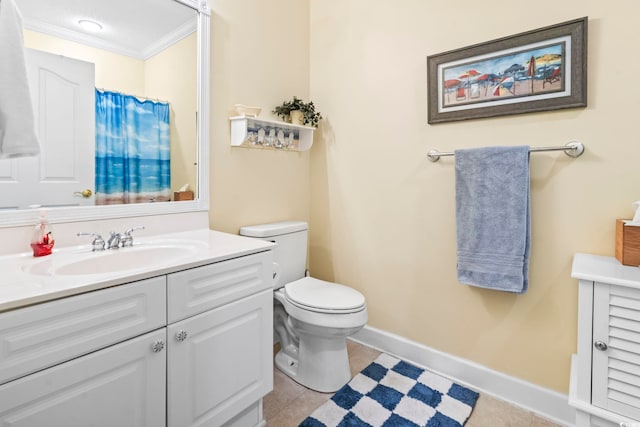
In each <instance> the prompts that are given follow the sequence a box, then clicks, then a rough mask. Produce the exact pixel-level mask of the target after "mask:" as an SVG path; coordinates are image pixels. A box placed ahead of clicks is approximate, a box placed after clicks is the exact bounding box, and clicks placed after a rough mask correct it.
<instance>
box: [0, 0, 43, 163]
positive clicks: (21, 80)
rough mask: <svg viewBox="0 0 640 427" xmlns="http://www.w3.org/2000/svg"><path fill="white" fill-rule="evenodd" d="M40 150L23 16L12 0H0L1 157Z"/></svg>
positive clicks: (21, 154)
mask: <svg viewBox="0 0 640 427" xmlns="http://www.w3.org/2000/svg"><path fill="white" fill-rule="evenodd" d="M39 153H40V145H39V143H38V137H37V135H36V129H35V119H34V114H33V107H32V105H31V94H30V92H29V83H28V79H27V66H26V63H25V54H24V35H23V32H22V15H21V14H20V11H19V10H18V8H17V7H16V5H15V3H14V1H13V0H0V158H9V157H23V156H35V155H38V154H39Z"/></svg>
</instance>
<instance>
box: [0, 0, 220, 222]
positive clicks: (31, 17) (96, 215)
mask: <svg viewBox="0 0 640 427" xmlns="http://www.w3.org/2000/svg"><path fill="white" fill-rule="evenodd" d="M16 4H17V6H18V8H19V9H20V11H21V12H22V14H23V17H24V27H25V45H26V46H27V47H31V46H29V43H32V44H33V40H31V39H33V38H34V37H35V38H36V39H37V38H38V37H42V39H41V40H39V43H40V45H44V46H46V45H47V43H49V41H48V40H47V37H51V36H53V37H57V38H59V39H65V40H64V42H66V43H73V44H76V45H77V46H85V45H86V46H88V47H87V48H86V49H87V50H88V51H89V50H91V49H93V50H94V51H95V50H96V49H102V50H103V51H107V53H108V54H107V55H106V56H109V55H110V54H112V53H113V52H117V55H112V56H119V57H123V55H124V56H131V57H135V56H136V55H139V54H140V52H141V48H140V46H143V47H146V48H147V50H146V51H144V52H142V53H141V55H142V57H145V56H146V57H153V55H155V53H157V52H160V53H162V50H163V43H165V44H166V43H168V44H166V46H169V45H170V44H171V42H167V40H170V39H172V38H173V39H174V42H175V40H177V42H175V43H176V45H177V44H178V43H181V42H182V40H187V39H189V38H190V39H191V40H190V41H189V43H191V44H190V45H194V48H195V50H196V52H195V54H193V55H192V56H193V58H194V62H195V64H194V65H193V67H192V68H193V69H195V73H193V74H191V75H189V76H185V75H184V74H180V65H181V64H180V63H179V61H175V60H174V61H173V62H168V63H167V62H165V63H164V64H163V65H161V66H160V67H159V69H160V70H162V72H158V71H156V72H155V75H156V76H157V75H159V74H165V75H164V76H163V78H165V79H166V78H169V77H168V76H171V77H170V78H175V79H176V80H178V81H179V82H178V83H183V84H184V85H183V87H193V91H195V93H193V95H192V98H193V100H194V103H195V104H196V106H195V107H193V106H190V108H191V113H190V114H182V116H183V117H185V116H187V115H188V116H189V117H188V118H189V120H190V122H191V123H192V126H193V127H195V129H191V130H189V131H190V132H191V133H192V136H190V137H189V138H188V139H189V141H190V143H192V144H193V149H192V150H193V152H192V153H191V154H189V155H188V156H183V157H184V158H183V159H181V160H182V163H181V164H180V167H184V168H188V167H191V168H193V170H192V171H190V175H189V174H187V175H184V176H189V178H177V179H176V181H177V182H174V177H173V170H172V177H171V180H172V183H171V196H173V192H174V191H176V190H177V189H178V187H179V186H182V185H183V184H189V186H190V189H191V190H195V194H196V197H195V199H194V200H181V201H170V202H154V201H153V200H152V202H144V203H131V204H110V205H99V206H96V205H94V204H92V203H86V202H85V203H84V204H83V203H81V202H80V203H78V204H79V205H78V206H75V205H74V206H69V205H64V203H60V204H57V206H56V203H48V202H42V203H40V202H38V201H36V202H33V203H32V204H34V205H37V204H41V205H43V207H45V209H46V211H47V217H48V218H49V220H50V221H51V222H71V221H79V220H95V219H107V218H119V217H130V216H144V215H159V214H168V213H182V212H193V211H203V210H207V209H208V207H209V206H208V193H209V185H208V181H209V180H208V177H209V170H208V157H209V35H210V32H209V15H210V9H209V5H208V2H207V1H200V0H136V1H131V0H117V1H116V0H111V1H109V2H105V1H104V0H82V1H77V0H60V1H56V2H49V0H16ZM51 4H53V5H52V7H53V9H52V10H55V11H56V13H55V15H56V16H55V18H56V19H57V21H55V22H54V21H52V20H50V19H49V18H47V17H51V18H53V15H54V13H53V12H46V9H47V7H48V6H51ZM105 5H106V6H107V7H106V8H105V7H101V6H105ZM176 7H177V8H178V9H176ZM101 9H102V12H100V10H101ZM34 11H36V12H37V13H36V12H34ZM185 16H186V17H187V20H188V21H190V22H186V21H185V18H184V17H185ZM175 17H182V18H179V19H182V22H181V25H178V26H177V27H176V26H175V22H174V24H173V25H174V27H175V28H173V29H170V28H172V27H171V25H172V23H171V21H172V19H173V18H175ZM85 19H86V20H90V21H93V22H95V23H97V24H98V25H102V26H103V28H104V29H105V30H106V31H105V33H112V34H114V35H119V36H120V40H117V39H110V40H105V39H101V38H100V37H97V36H95V35H94V34H92V33H90V32H88V31H87V32H84V33H83V31H82V30H79V31H75V30H69V29H68V28H67V29H65V28H61V27H62V26H63V25H61V24H60V22H67V23H69V24H68V25H77V24H78V21H80V20H85ZM179 19H178V20H179ZM45 20H49V21H51V22H45ZM34 21H35V22H37V26H36V27H35V28H34V25H33V22H34ZM173 21H175V19H173ZM149 23H150V24H154V25H155V27H158V28H160V27H162V28H163V29H162V30H161V31H163V33H162V34H159V33H157V32H156V33H153V32H152V31H156V30H157V28H155V27H154V29H151V28H144V26H146V25H148V24H149ZM64 25H67V24H64ZM189 27H191V28H189ZM194 30H195V33H194ZM30 33H32V34H30ZM72 33H75V34H72ZM78 35H79V36H78ZM145 37H146V40H143V39H144V38H145ZM30 38H31V39H30ZM70 40H72V41H70ZM124 41H137V42H140V43H139V45H140V46H133V47H130V48H129V47H125V48H124V49H125V50H122V49H123V48H122V46H124ZM150 44H152V45H154V46H151V47H149V45H150ZM114 46H116V50H114ZM38 49H41V48H40V47H39V46H38ZM77 49H78V50H82V49H85V48H84V47H79V48H77ZM118 49H120V51H118ZM126 49H130V51H126ZM153 49H156V51H155V53H154V51H153ZM42 50H46V49H42ZM167 50H168V49H167ZM58 55H63V54H61V53H58ZM157 56H160V55H157ZM78 59H80V60H81V61H84V59H82V58H78ZM86 61H91V58H88V59H87V60H86ZM142 61H144V59H142ZM109 67H112V68H111V69H112V70H114V72H115V70H118V69H119V68H121V64H119V63H113V64H109ZM156 69H158V67H156ZM148 74H149V73H148V72H147V75H148ZM192 75H193V77H191V76H192ZM173 76H176V77H173ZM196 77H197V78H196ZM194 78H196V84H195V85H194V84H193V80H194ZM103 81H104V79H103ZM155 84H156V86H158V83H157V81H156V83H155ZM189 85H191V86H189ZM96 87H97V88H98V89H99V90H100V89H102V88H101V87H100V83H99V79H98V78H97V76H96ZM104 89H105V90H115V91H116V92H123V93H126V92H127V89H124V90H120V89H119V88H115V89H114V88H110V87H105V88H104ZM130 95H134V96H139V95H140V91H137V90H135V89H133V90H132V93H130ZM142 96H144V97H145V98H150V99H151V100H155V99H156V98H157V99H159V100H163V99H166V97H164V96H163V95H162V94H160V95H158V96H157V97H156V96H154V95H153V94H151V93H147V92H146V91H145V92H144V93H142ZM171 108H173V105H172V107H171ZM175 108H178V107H177V106H176V107H175ZM194 110H195V111H194ZM194 113H195V114H194ZM176 114H177V113H176ZM172 115H173V110H172ZM193 116H195V117H193ZM172 117H173V116H172ZM172 125H173V124H172ZM172 133H173V129H172ZM186 133H188V132H182V133H179V136H182V135H183V134H186ZM172 138H173V135H172ZM92 139H93V140H94V141H93V143H94V144H95V137H94V138H92ZM76 145H78V144H76ZM92 153H93V152H92ZM69 155H74V156H75V155H76V154H75V152H73V153H71V154H69ZM92 155H94V154H92ZM88 157H91V155H90V156H88ZM31 159H32V161H33V162H34V163H32V164H33V165H34V166H33V169H37V170H38V172H41V170H42V166H41V165H39V164H38V158H31ZM81 160H82V159H81ZM12 161H13V160H8V159H2V160H0V162H4V165H2V164H0V168H2V167H4V169H5V171H6V170H7V169H8V166H7V165H8V164H9V163H7V162H12ZM171 163H172V165H173V164H174V163H177V162H174V159H173V152H172V158H171ZM185 164H186V165H187V166H184V165H185ZM0 175H1V174H0ZM179 176H182V175H179ZM2 180H3V178H2V177H1V176H0V181H2ZM5 181H6V179H5ZM183 181H186V182H183ZM36 185H40V183H36ZM5 188H6V187H5ZM0 190H2V183H1V182H0ZM83 190H84V188H80V187H78V189H77V191H78V192H79V193H82V191H83ZM92 190H93V189H92ZM25 191H29V190H25ZM39 191H41V190H39ZM1 193H4V194H3V197H6V195H7V192H5V191H1ZM78 197H81V194H78ZM171 198H172V199H173V197H171ZM187 199H188V197H187ZM10 205H11V203H5V204H4V206H10ZM37 216H38V209H33V208H24V207H22V206H21V207H19V208H17V209H16V208H10V207H8V208H4V209H0V227H13V226H20V225H28V224H31V223H33V221H34V220H35V219H36V218H37Z"/></svg>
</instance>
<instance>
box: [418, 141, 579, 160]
mask: <svg viewBox="0 0 640 427" xmlns="http://www.w3.org/2000/svg"><path fill="white" fill-rule="evenodd" d="M537 151H564V154H566V155H567V156H569V157H580V156H581V155H582V153H584V145H583V144H582V143H581V142H578V141H571V142H569V143H567V144H566V145H564V146H558V147H531V148H530V149H529V152H537ZM443 156H445V157H446V156H455V153H454V152H453V151H445V152H443V153H441V152H440V151H438V150H429V152H428V153H427V158H428V159H429V160H431V161H432V162H437V161H438V160H440V157H443Z"/></svg>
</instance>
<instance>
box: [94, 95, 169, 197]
mask: <svg viewBox="0 0 640 427" xmlns="http://www.w3.org/2000/svg"><path fill="white" fill-rule="evenodd" d="M169 138H170V137H169V104H167V103H164V102H156V101H151V100H140V99H138V98H136V97H134V96H131V95H125V94H122V93H119V92H111V91H102V90H96V204H97V205H108V204H121V203H142V202H161V201H169V200H170V197H171V174H170V167H169V166H170V139H169Z"/></svg>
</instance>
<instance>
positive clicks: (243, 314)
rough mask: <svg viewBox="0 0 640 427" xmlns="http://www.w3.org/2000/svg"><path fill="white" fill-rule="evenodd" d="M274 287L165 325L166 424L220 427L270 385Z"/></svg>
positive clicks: (185, 426)
mask: <svg viewBox="0 0 640 427" xmlns="http://www.w3.org/2000/svg"><path fill="white" fill-rule="evenodd" d="M272 323H273V291H271V290H268V291H263V292H260V293H258V294H256V295H253V296H250V297H246V298H243V299H241V300H238V301H235V302H233V303H230V304H227V305H225V306H224V307H220V308H217V309H215V310H211V311H208V312H206V313H202V314H199V315H197V316H194V317H191V318H189V319H186V320H183V321H181V322H178V323H175V324H173V325H170V326H168V328H167V341H168V354H167V364H168V366H167V372H168V373H167V376H168V377H167V382H168V402H169V403H168V408H167V420H168V425H169V426H170V427H188V426H195V425H197V426H201V427H204V426H207V427H212V426H220V425H222V424H223V423H225V422H226V421H228V420H229V419H231V418H232V417H233V416H235V415H236V414H238V413H240V412H241V411H242V410H244V409H246V408H247V407H249V406H250V405H251V404H252V403H255V402H256V401H257V400H258V399H260V398H261V397H262V396H264V395H265V394H267V393H268V392H269V391H271V389H272V388H273V361H272V359H273V358H272V355H273V336H272V335H273V333H272Z"/></svg>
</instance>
